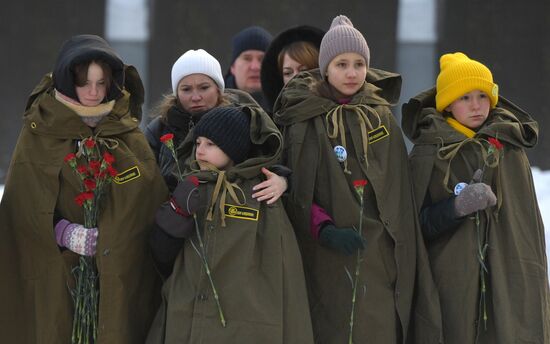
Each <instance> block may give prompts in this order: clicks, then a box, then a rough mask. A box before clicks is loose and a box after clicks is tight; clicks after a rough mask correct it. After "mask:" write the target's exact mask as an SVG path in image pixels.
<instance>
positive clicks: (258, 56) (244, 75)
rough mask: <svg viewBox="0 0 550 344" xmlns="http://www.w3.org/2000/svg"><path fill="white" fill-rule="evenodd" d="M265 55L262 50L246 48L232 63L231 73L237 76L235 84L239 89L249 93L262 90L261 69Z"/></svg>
mask: <svg viewBox="0 0 550 344" xmlns="http://www.w3.org/2000/svg"><path fill="white" fill-rule="evenodd" d="M264 55H265V53H264V52H263V51H261V50H245V51H243V52H242V53H241V54H240V55H239V57H237V59H235V62H233V65H231V74H233V76H235V84H237V88H238V89H239V90H243V91H246V92H248V93H254V92H259V91H261V90H262V84H261V81H260V70H261V67H262V60H263V59H264Z"/></svg>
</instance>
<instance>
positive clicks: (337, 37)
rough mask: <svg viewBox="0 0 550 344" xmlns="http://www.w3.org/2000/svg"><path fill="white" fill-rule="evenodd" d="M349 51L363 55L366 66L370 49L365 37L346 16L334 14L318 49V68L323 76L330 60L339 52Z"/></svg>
mask: <svg viewBox="0 0 550 344" xmlns="http://www.w3.org/2000/svg"><path fill="white" fill-rule="evenodd" d="M350 52H351V53H357V54H359V55H361V56H363V58H365V62H366V63H367V68H368V66H369V62H370V50H369V46H368V45H367V41H366V40H365V37H363V35H362V34H361V32H359V30H357V29H356V28H354V27H353V24H352V22H351V20H349V18H348V17H346V16H344V15H339V16H336V17H335V18H334V19H333V20H332V24H331V25H330V29H329V30H328V31H327V33H326V34H325V36H324V37H323V40H322V41H321V47H320V49H319V70H320V71H321V75H322V76H323V78H324V77H326V73H327V68H328V65H329V63H330V61H332V60H333V59H334V58H335V57H336V56H338V55H340V54H343V53H350Z"/></svg>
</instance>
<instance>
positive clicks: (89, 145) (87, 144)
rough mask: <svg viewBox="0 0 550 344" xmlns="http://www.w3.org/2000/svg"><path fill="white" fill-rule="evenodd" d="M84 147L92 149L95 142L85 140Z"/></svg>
mask: <svg viewBox="0 0 550 344" xmlns="http://www.w3.org/2000/svg"><path fill="white" fill-rule="evenodd" d="M84 145H85V146H86V147H88V148H94V146H95V141H94V139H87V140H85V141H84Z"/></svg>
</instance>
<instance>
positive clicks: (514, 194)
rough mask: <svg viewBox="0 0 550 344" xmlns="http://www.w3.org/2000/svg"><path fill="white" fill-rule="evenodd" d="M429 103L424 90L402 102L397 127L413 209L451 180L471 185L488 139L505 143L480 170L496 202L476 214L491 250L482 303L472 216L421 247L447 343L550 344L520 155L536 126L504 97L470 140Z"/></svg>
mask: <svg viewBox="0 0 550 344" xmlns="http://www.w3.org/2000/svg"><path fill="white" fill-rule="evenodd" d="M434 99H435V89H431V90H428V91H425V92H423V93H421V94H420V95H418V96H416V97H414V98H412V99H411V100H410V101H409V102H408V103H407V104H405V105H404V106H403V129H404V131H405V133H406V134H407V136H408V137H409V138H410V139H411V140H412V142H413V143H414V148H413V150H412V152H411V154H410V162H411V168H412V177H413V180H414V194H415V198H416V204H417V205H418V206H419V207H420V206H421V205H422V204H423V202H424V199H425V198H426V196H427V195H428V196H429V198H430V199H431V201H432V202H437V201H440V200H442V199H445V198H448V197H450V196H451V193H452V190H453V188H454V186H455V185H456V184H457V183H459V182H465V183H469V182H470V181H471V178H472V175H473V173H474V171H475V170H476V169H478V168H481V169H483V166H484V160H483V155H484V154H486V152H488V147H489V143H488V142H487V140H488V139H489V138H497V139H498V140H499V141H500V142H501V143H502V144H503V145H504V148H503V150H502V151H498V150H497V151H495V152H496V153H494V154H495V155H489V156H488V158H487V159H486V160H487V162H488V164H489V165H491V166H492V165H495V164H494V161H495V160H494V158H495V157H496V156H498V157H499V162H498V164H497V165H496V166H494V167H489V166H488V167H486V168H485V172H484V176H483V182H484V183H486V184H489V185H490V186H491V188H492V190H493V192H495V194H496V196H497V198H498V201H497V205H496V206H495V207H490V208H488V209H486V210H485V211H481V212H479V219H480V225H479V233H481V234H480V236H481V243H482V244H481V247H483V246H484V245H483V241H485V242H486V244H487V245H488V246H487V249H486V258H485V264H486V266H487V269H488V273H486V274H485V280H486V288H487V291H486V293H485V295H486V299H487V304H486V306H485V307H483V305H481V307H480V294H481V291H480V283H481V282H480V279H481V277H480V263H479V260H478V258H477V252H478V235H477V233H478V227H477V226H476V221H475V215H472V216H469V217H468V218H467V219H466V220H464V222H463V223H462V224H461V225H460V226H459V227H458V229H456V230H455V231H453V232H450V233H446V234H444V235H443V236H441V237H439V238H437V239H435V240H432V241H430V242H428V243H427V246H428V250H429V258H430V263H431V266H432V271H433V274H434V278H435V282H436V284H437V288H438V291H439V295H440V299H441V310H442V315H443V329H444V332H443V334H444V339H445V343H460V344H462V343H474V342H478V343H499V344H506V343H550V334H549V325H550V323H549V308H548V307H549V299H548V277H547V276H548V271H547V265H546V263H547V260H546V254H545V241H544V227H543V223H542V220H541V216H540V212H539V208H538V204H537V200H536V196H535V189H534V186H533V178H532V175H531V169H530V166H529V162H528V160H527V157H526V154H525V151H524V149H525V148H531V147H533V146H534V145H535V144H536V142H537V136H538V125H537V123H536V122H535V121H534V120H533V119H532V118H531V117H530V116H529V115H528V114H527V113H525V112H524V111H523V110H521V109H520V108H518V107H517V106H515V105H514V104H512V103H510V102H509V101H507V100H506V99H504V98H502V97H501V98H500V101H499V103H498V104H497V107H496V108H495V109H493V110H491V112H490V114H489V117H488V119H487V121H486V122H485V124H484V125H483V126H482V127H481V128H479V130H478V131H477V133H476V134H475V136H474V137H473V139H468V138H467V137H466V136H464V135H463V134H462V133H460V132H459V131H457V130H455V129H453V128H452V127H451V126H450V125H448V124H447V122H446V121H445V119H444V117H443V116H442V114H441V113H438V112H437V111H436V109H435V100H434ZM440 149H443V150H442V151H440ZM451 158H452V162H450V160H451ZM449 164H450V166H449ZM447 171H449V176H448V182H446V183H445V180H446V179H445V174H446V172H447ZM445 184H446V185H445ZM484 308H485V309H486V314H487V321H484V319H483V314H484V310H483V309H484ZM485 326H486V327H487V329H485Z"/></svg>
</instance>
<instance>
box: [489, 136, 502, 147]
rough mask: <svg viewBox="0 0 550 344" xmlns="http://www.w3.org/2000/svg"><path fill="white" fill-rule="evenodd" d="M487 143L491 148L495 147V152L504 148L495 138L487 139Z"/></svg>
mask: <svg viewBox="0 0 550 344" xmlns="http://www.w3.org/2000/svg"><path fill="white" fill-rule="evenodd" d="M488 141H489V143H490V144H491V146H493V147H495V148H496V149H497V150H501V149H503V148H504V145H503V144H502V143H501V142H500V141H499V140H498V139H497V138H494V137H489V140H488Z"/></svg>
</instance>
